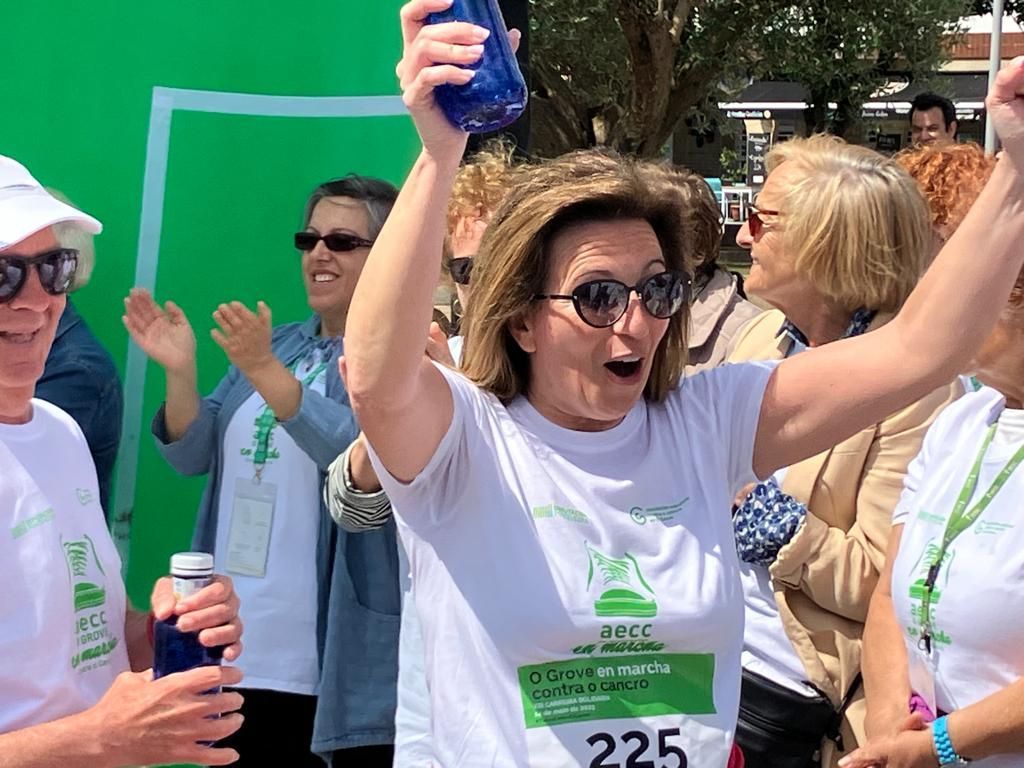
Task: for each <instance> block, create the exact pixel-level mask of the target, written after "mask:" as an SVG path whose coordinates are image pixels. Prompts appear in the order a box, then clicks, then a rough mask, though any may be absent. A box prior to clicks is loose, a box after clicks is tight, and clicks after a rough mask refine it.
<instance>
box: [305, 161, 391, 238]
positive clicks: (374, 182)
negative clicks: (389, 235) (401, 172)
mask: <svg viewBox="0 0 1024 768" xmlns="http://www.w3.org/2000/svg"><path fill="white" fill-rule="evenodd" d="M325 197H350V198H352V199H353V200H358V201H360V202H361V203H362V204H363V205H365V206H366V212H367V214H369V219H370V231H369V233H368V237H369V238H370V239H371V240H375V239H376V238H377V235H379V234H380V231H381V229H383V227H384V222H385V221H386V220H387V218H388V214H389V213H391V208H392V206H393V205H394V204H395V200H396V199H397V198H398V188H397V187H395V185H394V184H392V183H391V182H389V181H384V180H383V179H375V178H373V177H372V176H358V175H356V174H354V173H350V174H349V175H348V176H343V177H342V178H340V179H332V180H331V181H325V182H324V183H323V184H321V185H320V186H318V187H317V188H316V189H314V190H313V192H312V193H311V194H310V196H309V199H308V200H307V201H306V210H305V213H304V215H303V217H302V226H303V227H308V226H309V220H310V219H311V218H313V209H314V208H316V204H317V203H319V202H320V201H321V200H323V199H324V198H325Z"/></svg>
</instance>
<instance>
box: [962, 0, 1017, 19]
mask: <svg viewBox="0 0 1024 768" xmlns="http://www.w3.org/2000/svg"><path fill="white" fill-rule="evenodd" d="M971 13H973V14H975V15H976V16H984V15H986V14H989V13H992V0H974V2H972V3H971ZM1003 13H1004V14H1006V15H1009V16H1013V18H1015V19H1016V20H1017V23H1018V24H1020V23H1024V0H1003Z"/></svg>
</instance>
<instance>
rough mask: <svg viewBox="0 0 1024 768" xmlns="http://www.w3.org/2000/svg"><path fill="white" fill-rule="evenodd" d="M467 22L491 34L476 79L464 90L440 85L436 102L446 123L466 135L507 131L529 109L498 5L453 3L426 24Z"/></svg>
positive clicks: (493, 0)
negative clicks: (459, 129) (503, 129)
mask: <svg viewBox="0 0 1024 768" xmlns="http://www.w3.org/2000/svg"><path fill="white" fill-rule="evenodd" d="M448 21H468V22H471V23H473V24H476V25H477V26H480V27H486V28H487V29H489V30H490V31H491V35H490V37H488V38H487V39H486V40H485V41H484V53H483V56H481V57H480V58H479V59H478V60H477V61H476V63H474V64H471V65H470V68H471V69H475V70H476V77H474V78H473V79H472V80H470V81H469V82H468V83H466V84H465V85H442V86H441V87H439V88H437V89H436V90H435V91H434V98H436V99H437V103H438V105H439V106H440V107H441V109H442V110H443V111H444V113H445V115H447V116H448V119H449V120H450V121H451V122H452V123H453V124H454V125H455V126H457V127H458V128H461V129H462V130H464V131H466V132H468V133H488V132H490V131H496V130H498V129H500V128H504V127H505V126H506V125H508V124H509V123H512V122H514V121H515V119H516V118H517V117H519V116H520V115H521V114H522V113H523V110H524V109H526V100H527V92H526V81H525V80H523V73H522V72H520V71H519V64H518V62H516V55H515V54H514V53H513V52H512V46H511V45H509V42H508V30H507V29H506V28H505V20H504V19H503V18H502V16H501V10H500V9H499V8H498V0H454V2H453V3H452V6H451V7H450V8H449V9H448V10H447V11H441V12H439V13H432V14H430V16H428V17H427V23H429V24H440V23H442V22H448Z"/></svg>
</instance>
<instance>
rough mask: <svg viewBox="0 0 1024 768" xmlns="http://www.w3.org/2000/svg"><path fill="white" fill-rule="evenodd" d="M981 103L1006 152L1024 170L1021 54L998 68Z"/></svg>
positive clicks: (1022, 64)
mask: <svg viewBox="0 0 1024 768" xmlns="http://www.w3.org/2000/svg"><path fill="white" fill-rule="evenodd" d="M985 107H986V109H987V110H988V117H989V119H990V120H992V121H993V122H994V123H995V126H996V133H998V134H999V140H1000V141H1001V142H1002V144H1003V150H1004V151H1005V152H1006V155H1007V156H1008V157H1009V158H1010V159H1011V160H1013V163H1014V165H1015V166H1016V167H1017V168H1019V169H1021V170H1022V171H1024V56H1018V57H1017V58H1015V59H1014V60H1013V61H1011V62H1010V63H1009V64H1007V65H1006V66H1005V67H1003V68H1002V69H1001V70H999V74H998V75H996V79H995V82H994V83H993V84H992V87H991V88H990V89H989V92H988V97H987V98H986V99H985Z"/></svg>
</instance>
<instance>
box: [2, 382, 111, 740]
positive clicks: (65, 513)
mask: <svg viewBox="0 0 1024 768" xmlns="http://www.w3.org/2000/svg"><path fill="white" fill-rule="evenodd" d="M0 517H2V530H0V562H2V563H3V573H4V586H3V590H2V591H0V656H2V658H3V663H0V733H5V732H8V731H14V730H17V729H19V728H26V727H28V726H32V725H39V724H40V723H46V722H49V721H51V720H56V719H58V718H61V717H66V716H68V715H72V714H75V713H76V712H81V711H83V710H85V709H88V708H89V707H91V706H92V705H93V704H95V703H96V702H97V701H99V699H100V697H101V696H102V695H103V694H104V693H105V692H106V691H107V689H108V688H109V687H110V686H111V684H112V683H113V681H114V678H115V677H116V676H117V675H118V674H120V673H121V672H124V671H125V670H127V669H128V651H127V648H126V647H125V641H124V622H125V610H126V599H125V590H124V583H123V582H122V580H121V558H120V557H119V556H118V554H117V548H116V547H115V546H114V542H113V540H112V539H111V538H110V534H109V533H108V531H107V526H106V521H105V520H104V517H103V510H102V509H101V508H100V494H99V488H98V486H97V482H96V469H95V467H94V466H93V463H92V456H91V454H90V453H89V447H88V445H87V444H86V442H85V437H83V435H82V431H81V429H79V427H78V425H77V424H76V423H75V422H74V420H73V419H72V418H71V417H70V416H68V414H66V413H65V412H64V411H62V410H61V409H60V408H58V407H57V406H55V405H51V404H50V403H47V402H44V401H42V400H33V401H32V418H31V420H30V421H29V422H28V423H27V424H19V425H11V424H0Z"/></svg>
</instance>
